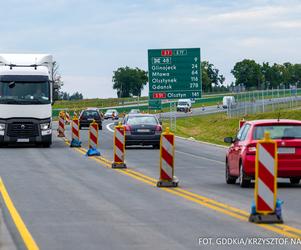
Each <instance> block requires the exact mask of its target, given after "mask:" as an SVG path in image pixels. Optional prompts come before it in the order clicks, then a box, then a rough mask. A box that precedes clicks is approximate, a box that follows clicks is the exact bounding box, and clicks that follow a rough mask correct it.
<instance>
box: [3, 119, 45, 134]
mask: <svg viewBox="0 0 301 250" xmlns="http://www.w3.org/2000/svg"><path fill="white" fill-rule="evenodd" d="M7 135H8V136H10V137H18V138H29V137H35V136H38V135H39V131H38V126H37V124H33V123H30V122H22V123H10V124H8V131H7Z"/></svg>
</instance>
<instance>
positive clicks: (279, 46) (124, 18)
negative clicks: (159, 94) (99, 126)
mask: <svg viewBox="0 0 301 250" xmlns="http://www.w3.org/2000/svg"><path fill="white" fill-rule="evenodd" d="M0 6H1V21H0V31H1V36H0V53H50V54H53V56H54V58H55V60H56V61H57V62H58V64H59V66H60V68H59V71H60V74H61V75H62V78H63V81H64V86H63V90H64V91H67V92H69V93H74V92H75V91H79V92H81V93H83V95H84V97H85V98H95V97H99V98H106V97H116V91H115V90H113V89H112V85H113V83H112V76H113V71H114V70H117V68H119V67H124V66H129V67H139V68H141V69H144V70H147V67H148V66H147V50H148V49H160V48H190V47H197V48H201V59H202V60H208V61H209V62H210V63H212V64H214V66H215V67H217V68H218V69H219V70H220V73H222V74H223V75H224V76H225V77H226V83H227V84H230V83H231V82H232V81H233V80H234V79H233V76H232V74H231V69H232V68H233V66H234V64H235V63H236V62H238V61H241V60H243V59H245V58H248V59H254V60H256V61H257V62H258V63H262V62H266V61H268V62H272V63H274V62H276V63H283V62H288V61H289V62H292V63H301V0H274V1H270V0H185V1H183V0H161V1H159V0H120V1H117V0H110V1H108V0H107V1H102V0H89V1H87V0H51V1H40V0H10V1H4V0H0ZM147 93H148V89H147V87H146V88H145V89H144V91H143V94H144V95H147Z"/></svg>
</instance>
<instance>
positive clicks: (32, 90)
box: [0, 81, 50, 104]
mask: <svg viewBox="0 0 301 250" xmlns="http://www.w3.org/2000/svg"><path fill="white" fill-rule="evenodd" d="M49 103H50V87H49V82H48V81H43V82H17V81H9V82H6V81H0V104H49Z"/></svg>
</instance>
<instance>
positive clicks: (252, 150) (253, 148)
mask: <svg viewBox="0 0 301 250" xmlns="http://www.w3.org/2000/svg"><path fill="white" fill-rule="evenodd" d="M247 154H248V155H255V154H256V144H250V145H248V146H247Z"/></svg>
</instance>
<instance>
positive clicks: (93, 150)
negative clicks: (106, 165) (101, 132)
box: [87, 120, 100, 156]
mask: <svg viewBox="0 0 301 250" xmlns="http://www.w3.org/2000/svg"><path fill="white" fill-rule="evenodd" d="M97 146H98V123H96V122H95V120H93V122H92V123H91V124H90V126H89V149H88V151H87V156H100V152H99V151H98V150H97Z"/></svg>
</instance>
